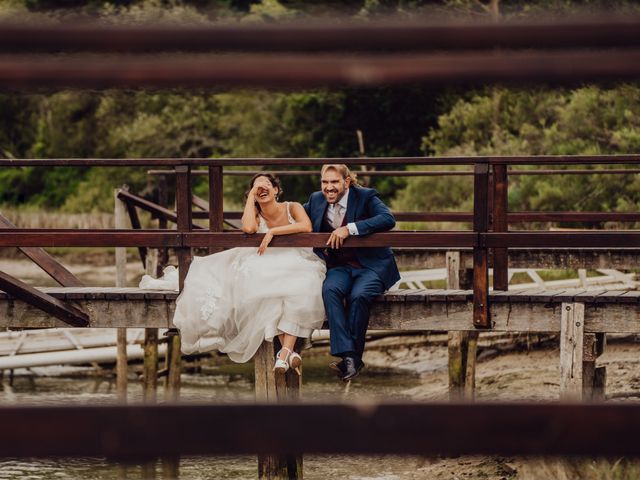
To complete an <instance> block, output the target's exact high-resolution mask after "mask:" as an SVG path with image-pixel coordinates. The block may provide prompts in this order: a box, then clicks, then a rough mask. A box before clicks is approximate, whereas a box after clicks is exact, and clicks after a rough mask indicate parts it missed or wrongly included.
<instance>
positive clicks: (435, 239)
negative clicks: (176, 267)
mask: <svg viewBox="0 0 640 480" xmlns="http://www.w3.org/2000/svg"><path fill="white" fill-rule="evenodd" d="M263 236H264V234H259V233H258V234H254V235H246V234H244V233H242V232H224V233H216V232H201V231H200V232H190V233H185V234H184V235H183V245H186V246H190V247H210V246H217V247H224V248H233V247H257V246H259V245H260V242H262V238H263ZM328 238H329V234H326V233H298V234H296V235H280V236H277V237H275V238H274V239H273V240H272V243H271V244H270V245H269V246H270V247H271V246H273V247H322V246H326V243H327V239H328ZM476 240H477V236H476V235H475V234H474V233H473V232H422V231H416V232H409V231H391V232H384V233H375V234H372V235H367V236H366V237H359V236H358V237H349V238H348V239H347V240H346V242H347V243H346V244H348V245H349V246H350V247H380V246H391V247H430V246H431V247H447V248H458V247H461V248H462V247H473V246H474V245H475V244H476V243H477V242H476ZM346 244H345V245H346ZM0 246H2V232H0Z"/></svg>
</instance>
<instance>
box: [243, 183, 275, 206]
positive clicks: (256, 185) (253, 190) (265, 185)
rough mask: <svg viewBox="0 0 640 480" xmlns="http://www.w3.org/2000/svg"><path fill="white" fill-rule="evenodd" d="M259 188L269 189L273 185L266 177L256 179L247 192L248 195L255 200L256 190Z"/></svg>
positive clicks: (256, 198)
mask: <svg viewBox="0 0 640 480" xmlns="http://www.w3.org/2000/svg"><path fill="white" fill-rule="evenodd" d="M260 189H262V190H267V191H270V190H272V189H273V185H271V182H269V180H266V179H265V180H262V179H258V180H256V183H254V185H253V187H252V188H251V192H249V195H250V196H251V197H252V198H253V200H254V201H255V202H257V201H258V190H260Z"/></svg>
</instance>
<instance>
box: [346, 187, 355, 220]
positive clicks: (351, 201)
mask: <svg viewBox="0 0 640 480" xmlns="http://www.w3.org/2000/svg"><path fill="white" fill-rule="evenodd" d="M356 195H357V193H356V189H355V188H354V187H349V198H348V199H347V223H353V222H355V221H356V200H357V199H356Z"/></svg>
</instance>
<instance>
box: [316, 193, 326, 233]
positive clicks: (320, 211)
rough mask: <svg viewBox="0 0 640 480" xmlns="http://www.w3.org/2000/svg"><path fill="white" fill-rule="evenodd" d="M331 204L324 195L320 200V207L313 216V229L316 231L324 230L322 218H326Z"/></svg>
mask: <svg viewBox="0 0 640 480" xmlns="http://www.w3.org/2000/svg"><path fill="white" fill-rule="evenodd" d="M328 206H329V204H328V203H327V201H326V200H325V198H324V197H322V200H321V201H320V202H319V204H318V207H317V208H316V213H315V215H314V216H313V217H314V218H313V231H314V232H319V231H320V230H322V220H323V219H324V216H325V213H326V211H327V207H328Z"/></svg>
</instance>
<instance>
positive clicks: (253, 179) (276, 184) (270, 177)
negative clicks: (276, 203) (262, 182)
mask: <svg viewBox="0 0 640 480" xmlns="http://www.w3.org/2000/svg"><path fill="white" fill-rule="evenodd" d="M260 177H265V178H266V179H268V180H269V182H271V185H272V186H273V188H275V189H276V190H278V193H276V200H280V197H281V196H282V186H281V185H280V179H279V178H278V177H276V176H275V175H274V174H272V173H269V172H260V173H256V174H255V175H254V176H253V177H251V180H249V188H247V191H246V192H244V200H245V202H246V201H247V198H248V197H249V192H251V189H252V188H253V184H254V183H256V180H257V179H258V178H260Z"/></svg>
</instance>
